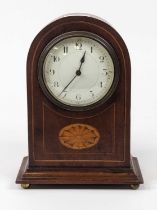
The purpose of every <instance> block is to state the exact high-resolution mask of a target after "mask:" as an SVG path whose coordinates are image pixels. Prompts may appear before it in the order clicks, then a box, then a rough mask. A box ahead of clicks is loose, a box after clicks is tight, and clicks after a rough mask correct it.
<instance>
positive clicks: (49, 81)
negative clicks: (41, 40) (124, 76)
mask: <svg viewBox="0 0 157 210" xmlns="http://www.w3.org/2000/svg"><path fill="white" fill-rule="evenodd" d="M117 63H118V61H117V57H116V55H115V53H114V51H113V49H112V47H111V46H110V45H109V44H108V43H107V42H105V41H104V40H102V39H101V38H100V37H99V36H96V35H94V34H92V33H87V32H71V33H65V34H64V35H62V36H60V37H57V39H55V40H53V41H52V42H51V43H50V44H49V45H48V46H46V48H45V50H44V51H43V53H42V55H41V59H40V71H39V81H40V84H41V87H42V88H43V90H44V91H45V93H46V94H47V96H48V97H49V98H50V99H51V100H52V101H53V102H56V103H57V104H58V105H60V106H62V107H64V108H66V109H73V110H74V109H75V110H86V109H90V108H93V107H95V106H97V105H99V104H101V103H104V102H105V100H107V99H108V98H109V97H110V96H111V95H112V93H113V92H114V90H115V87H116V85H117V82H118V75H119V72H118V68H117Z"/></svg>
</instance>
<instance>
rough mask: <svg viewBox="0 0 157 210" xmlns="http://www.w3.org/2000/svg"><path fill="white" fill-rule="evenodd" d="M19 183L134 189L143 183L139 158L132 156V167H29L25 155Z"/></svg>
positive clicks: (25, 184) (19, 174) (24, 184)
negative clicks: (126, 186) (108, 186)
mask: <svg viewBox="0 0 157 210" xmlns="http://www.w3.org/2000/svg"><path fill="white" fill-rule="evenodd" d="M16 183H17V184H22V186H27V187H24V188H28V187H29V185H33V184H56V185H61V184H63V185H65V184H83V185H91V184H94V185H96V184H97V185H99V184H103V185H130V186H131V187H132V188H133V189H135V188H137V187H138V186H139V184H142V183H143V178H142V175H141V171H140V168H139V164H138V160H137V158H135V157H132V160H131V167H130V168H126V167H121V168H120V167H117V168H81V169H80V168H75V169H69V168H67V169H65V168H64V169H63V168H44V167H35V168H31V169H29V168H28V157H24V159H23V161H22V164H21V168H20V170H19V173H18V176H17V179H16Z"/></svg>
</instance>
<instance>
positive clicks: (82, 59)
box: [59, 51, 86, 95]
mask: <svg viewBox="0 0 157 210" xmlns="http://www.w3.org/2000/svg"><path fill="white" fill-rule="evenodd" d="M85 54H86V51H85V52H84V54H83V56H82V58H81V60H80V62H81V63H80V67H79V69H78V70H77V71H76V75H75V76H74V78H73V79H72V80H71V81H70V82H69V83H68V84H67V85H66V86H65V88H64V89H63V90H62V92H61V93H60V94H59V95H61V94H62V93H63V92H64V91H65V90H66V89H67V87H68V86H69V85H70V84H71V83H72V81H73V80H74V79H75V78H76V77H77V76H80V75H81V66H82V64H83V63H84V62H85Z"/></svg>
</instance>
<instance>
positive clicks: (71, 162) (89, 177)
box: [16, 15, 143, 185]
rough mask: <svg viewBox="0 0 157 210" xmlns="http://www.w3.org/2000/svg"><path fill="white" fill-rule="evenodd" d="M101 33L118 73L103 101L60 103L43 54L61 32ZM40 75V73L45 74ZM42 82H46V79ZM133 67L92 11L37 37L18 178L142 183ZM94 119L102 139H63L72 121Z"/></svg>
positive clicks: (30, 64)
mask: <svg viewBox="0 0 157 210" xmlns="http://www.w3.org/2000/svg"><path fill="white" fill-rule="evenodd" d="M74 32H78V33H84V32H85V33H86V34H88V33H89V34H92V36H94V35H95V39H97V37H100V39H101V40H104V42H103V43H107V46H110V49H111V51H112V52H113V53H111V55H112V58H113V57H114V58H115V59H114V64H115V68H116V70H117V71H118V74H117V75H118V77H117V78H118V79H117V80H116V81H117V82H116V83H115V84H116V85H115V89H113V90H114V91H113V92H112V94H109V97H107V99H105V100H104V101H103V100H102V101H101V103H100V104H96V106H94V107H92V109H87V110H84V111H82V110H73V109H69V107H68V109H67V107H64V106H60V105H58V103H56V101H54V100H53V99H52V97H50V95H49V93H48V92H47V90H46V89H45V87H44V85H43V83H42V78H41V75H40V71H41V65H42V61H43V57H42V56H43V55H45V54H44V53H45V52H46V51H45V49H48V48H47V47H49V46H52V45H51V44H50V43H53V41H54V40H55V39H56V37H60V36H64V34H66V33H74ZM39 75H40V76H39ZM41 83H42V85H41ZM130 86H131V67H130V58H129V54H128V50H127V47H126V45H125V43H124V41H123V39H122V38H121V36H120V35H119V34H118V33H117V32H116V30H115V29H114V28H113V27H111V26H110V25H109V24H108V23H106V22H104V21H102V20H100V19H98V18H95V17H92V16H88V15H76V16H75V15H70V16H65V17H62V18H60V19H57V20H55V21H54V22H52V23H50V24H49V25H47V26H46V27H45V28H44V29H43V30H42V31H40V32H39V34H38V35H37V36H36V37H35V39H34V41H33V43H32V45H31V47H30V50H29V53H28V59H27V99H28V143H29V155H28V157H25V158H24V159H23V162H22V165H21V168H20V171H19V173H18V176H17V179H16V183H21V184H129V185H130V184H140V183H143V179H142V175H141V172H140V168H139V165H138V161H137V159H136V158H133V157H132V156H131V155H130V90H131V89H130ZM76 124H79V125H85V126H86V125H89V126H92V127H93V128H95V129H96V130H97V131H98V132H99V135H100V139H99V141H98V143H97V144H95V145H94V146H92V147H90V148H85V149H71V148H68V147H65V146H64V145H63V144H61V142H60V140H59V133H60V131H61V130H62V129H63V128H64V127H66V126H69V125H76Z"/></svg>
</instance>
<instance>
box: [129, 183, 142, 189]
mask: <svg viewBox="0 0 157 210" xmlns="http://www.w3.org/2000/svg"><path fill="white" fill-rule="evenodd" d="M139 186H140V185H139V184H131V185H130V187H131V189H133V190H137V189H138V188H139Z"/></svg>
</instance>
